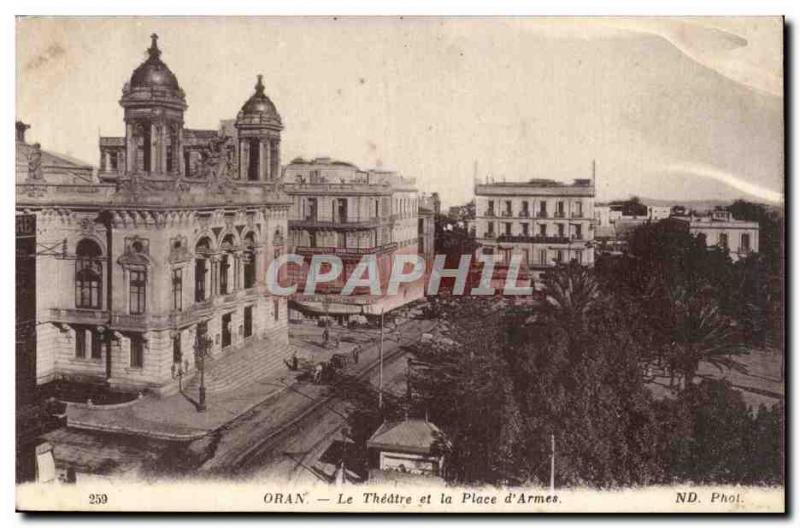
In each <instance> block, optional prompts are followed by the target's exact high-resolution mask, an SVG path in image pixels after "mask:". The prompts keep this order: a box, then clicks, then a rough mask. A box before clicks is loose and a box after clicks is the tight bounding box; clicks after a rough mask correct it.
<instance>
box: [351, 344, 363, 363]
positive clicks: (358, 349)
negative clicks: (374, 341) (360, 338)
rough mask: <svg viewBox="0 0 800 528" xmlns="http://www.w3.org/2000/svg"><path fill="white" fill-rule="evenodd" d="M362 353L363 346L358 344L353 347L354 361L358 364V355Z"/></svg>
mask: <svg viewBox="0 0 800 528" xmlns="http://www.w3.org/2000/svg"><path fill="white" fill-rule="evenodd" d="M360 353H361V347H360V346H358V345H357V346H356V347H355V348H354V349H353V363H355V364H356V365H358V355H359V354H360Z"/></svg>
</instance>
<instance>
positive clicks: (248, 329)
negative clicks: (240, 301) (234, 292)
mask: <svg viewBox="0 0 800 528" xmlns="http://www.w3.org/2000/svg"><path fill="white" fill-rule="evenodd" d="M251 335H253V307H252V306H245V307H244V336H245V337H250V336H251Z"/></svg>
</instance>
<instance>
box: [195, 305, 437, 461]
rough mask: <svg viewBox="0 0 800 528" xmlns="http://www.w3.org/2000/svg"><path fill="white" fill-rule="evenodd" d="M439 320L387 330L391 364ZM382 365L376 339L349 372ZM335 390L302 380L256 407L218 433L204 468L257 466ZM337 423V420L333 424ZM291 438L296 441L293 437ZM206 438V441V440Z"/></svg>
mask: <svg viewBox="0 0 800 528" xmlns="http://www.w3.org/2000/svg"><path fill="white" fill-rule="evenodd" d="M434 325H435V323H434V322H433V321H422V320H410V321H408V322H406V323H405V324H403V325H401V326H400V327H399V329H398V330H397V331H395V332H390V333H387V335H386V336H385V340H384V357H385V358H386V360H387V364H389V363H390V362H392V361H393V359H394V357H393V356H394V355H395V354H397V353H402V350H401V349H400V347H401V346H402V345H403V344H408V343H410V342H413V341H416V340H418V339H419V338H420V336H421V335H422V334H423V333H424V332H427V331H428V330H430V329H431V328H432V327H433V326H434ZM397 363H399V364H400V365H401V368H405V367H404V362H403V361H399V362H395V363H391V364H392V365H394V364H397ZM377 367H378V346H377V342H375V343H373V344H372V345H370V346H367V347H364V349H363V351H362V354H361V361H360V363H359V365H358V366H357V367H355V366H353V367H351V369H350V370H349V373H350V374H355V375H359V374H366V373H367V372H369V373H370V379H371V378H372V376H373V375H377ZM329 393H330V388H329V387H328V386H326V385H324V384H323V385H315V384H312V383H297V384H295V385H293V386H291V388H290V389H289V390H286V391H284V392H282V393H281V394H280V395H279V396H277V397H276V398H274V399H272V400H270V401H269V402H267V403H265V404H263V405H258V406H256V407H255V408H253V409H252V410H250V411H249V412H248V413H246V414H245V415H243V416H241V417H239V418H237V419H236V420H234V421H233V422H231V423H229V424H228V425H226V426H225V427H223V428H222V429H221V430H220V431H219V432H217V433H215V439H214V440H215V448H214V450H213V455H211V456H210V458H209V459H208V460H206V461H205V462H204V463H203V464H202V466H201V468H200V470H201V472H207V473H212V474H214V473H219V474H229V473H240V472H243V471H245V470H246V469H248V468H252V463H253V460H259V459H260V458H261V457H262V456H265V454H267V453H269V452H271V451H273V448H274V444H276V443H278V442H281V441H282V440H284V439H283V433H284V432H285V431H286V430H287V429H288V428H290V427H295V426H297V425H298V424H300V423H301V421H303V420H306V419H308V421H307V422H305V421H304V422H303V424H306V423H310V422H312V421H313V418H310V416H311V415H312V414H313V413H315V412H317V411H318V410H320V409H324V408H325V406H326V405H328V400H329V399H330V394H329ZM329 412H330V411H329ZM324 414H326V413H323V415H324ZM332 414H334V415H335V413H332ZM336 416H337V418H340V419H341V417H340V416H338V415H336ZM330 419H331V417H330V416H323V417H322V421H323V422H325V421H326V420H330ZM331 427H332V428H333V427H334V425H333V424H331ZM326 429H327V427H326V426H325V425H324V424H322V425H321V426H320V427H319V428H314V429H313V430H312V431H310V432H303V433H302V436H303V441H304V442H308V441H313V440H314V439H315V438H316V439H317V441H318V440H321V439H322V438H323V437H325V436H326V434H327V433H326V432H325V430H326ZM298 430H299V429H298ZM287 440H288V441H289V442H291V439H287ZM203 441H205V440H201V442H203Z"/></svg>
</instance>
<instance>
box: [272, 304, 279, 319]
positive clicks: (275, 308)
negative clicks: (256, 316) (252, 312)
mask: <svg viewBox="0 0 800 528" xmlns="http://www.w3.org/2000/svg"><path fill="white" fill-rule="evenodd" d="M272 313H273V315H274V316H275V320H276V321H277V320H278V319H280V318H281V304H280V301H278V299H275V300H274V301H273V305H272Z"/></svg>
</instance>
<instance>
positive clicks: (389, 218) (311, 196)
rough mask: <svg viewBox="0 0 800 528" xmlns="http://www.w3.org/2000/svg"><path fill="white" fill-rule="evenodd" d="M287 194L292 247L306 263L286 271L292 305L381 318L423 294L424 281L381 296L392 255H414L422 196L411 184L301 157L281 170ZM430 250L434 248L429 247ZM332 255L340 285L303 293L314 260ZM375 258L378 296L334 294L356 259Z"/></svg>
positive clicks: (325, 160)
mask: <svg viewBox="0 0 800 528" xmlns="http://www.w3.org/2000/svg"><path fill="white" fill-rule="evenodd" d="M284 182H285V190H286V192H287V193H288V194H289V195H290V197H291V199H292V207H291V209H290V211H289V246H290V248H291V250H292V251H293V252H294V253H296V254H298V255H300V256H302V257H303V258H304V265H303V266H302V267H297V266H291V267H289V269H290V272H289V278H290V280H291V282H294V283H295V284H297V285H298V294H297V295H296V296H295V298H294V299H293V300H294V306H295V307H297V308H298V310H299V311H301V312H303V313H305V314H307V315H312V316H316V315H321V314H328V315H331V316H336V317H339V318H341V319H343V320H344V319H346V318H348V317H349V316H350V315H378V314H380V312H381V311H382V310H383V311H385V312H388V311H389V310H391V309H393V308H396V307H398V306H401V305H403V304H406V303H408V302H410V301H412V300H414V299H418V298H420V297H422V296H423V295H424V289H423V286H424V284H423V281H418V282H415V283H412V284H409V285H402V287H401V289H400V291H399V292H398V294H397V295H393V296H390V295H385V291H386V287H387V285H388V280H389V276H390V274H391V270H392V262H393V257H394V255H396V254H403V253H406V254H418V253H419V247H420V242H419V238H420V233H419V229H420V228H419V196H418V193H417V190H416V188H415V187H414V181H413V180H411V179H408V178H404V177H402V176H401V175H400V174H398V173H395V172H390V171H383V170H361V169H359V168H358V167H356V166H355V165H353V164H351V163H346V162H342V161H335V160H332V159H330V158H316V159H313V160H310V161H307V160H304V159H301V158H298V159H295V160H293V161H292V162H291V163H290V164H289V165H287V166H286V167H285V169H284ZM431 246H432V243H431ZM323 254H324V255H335V256H338V257H340V258H341V259H342V261H343V266H344V270H343V273H342V274H340V275H339V277H338V278H337V280H335V281H333V282H330V283H323V284H320V285H319V286H317V288H316V289H315V293H314V294H313V295H312V294H310V292H305V291H304V285H305V281H306V278H307V276H308V271H309V265H310V263H311V258H312V257H313V256H314V255H323ZM367 255H372V256H374V257H375V258H376V259H377V262H378V272H379V276H380V286H381V292H383V293H382V295H380V296H372V295H367V294H366V291H365V289H363V288H359V289H357V290H356V292H355V293H356V295H353V296H349V297H344V296H341V295H339V293H340V292H341V289H342V288H343V287H344V285H345V283H346V282H347V280H348V279H349V278H350V276H351V275H352V273H353V271H354V270H355V269H356V267H357V265H358V263H359V262H360V261H361V259H362V258H363V257H365V256H367Z"/></svg>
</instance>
